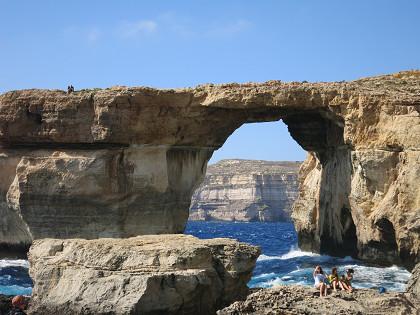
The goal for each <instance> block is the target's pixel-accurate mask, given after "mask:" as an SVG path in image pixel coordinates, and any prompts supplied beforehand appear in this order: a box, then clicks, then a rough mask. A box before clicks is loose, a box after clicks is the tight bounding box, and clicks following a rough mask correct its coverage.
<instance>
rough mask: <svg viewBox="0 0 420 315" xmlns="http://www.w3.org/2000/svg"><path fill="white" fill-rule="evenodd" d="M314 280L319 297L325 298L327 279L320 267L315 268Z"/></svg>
mask: <svg viewBox="0 0 420 315" xmlns="http://www.w3.org/2000/svg"><path fill="white" fill-rule="evenodd" d="M313 276H314V280H315V284H314V286H315V288H317V289H319V297H323V296H327V289H328V286H327V283H326V282H327V277H326V276H325V274H324V272H323V271H322V268H321V266H316V267H315V270H314V273H313Z"/></svg>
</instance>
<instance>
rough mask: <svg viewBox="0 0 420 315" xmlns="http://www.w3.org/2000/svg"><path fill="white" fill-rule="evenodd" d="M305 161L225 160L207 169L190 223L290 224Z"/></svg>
mask: <svg viewBox="0 0 420 315" xmlns="http://www.w3.org/2000/svg"><path fill="white" fill-rule="evenodd" d="M300 164H301V162H280V161H278V162H277V161H259V160H222V161H220V162H218V163H216V164H213V165H209V166H208V167H207V173H206V177H205V179H204V182H203V184H202V185H201V186H200V187H199V188H198V189H197V190H196V191H195V192H194V194H193V197H192V201H191V206H190V220H222V221H288V220H290V212H291V208H292V205H293V202H294V201H295V199H296V197H297V194H298V178H297V175H298V170H299V166H300Z"/></svg>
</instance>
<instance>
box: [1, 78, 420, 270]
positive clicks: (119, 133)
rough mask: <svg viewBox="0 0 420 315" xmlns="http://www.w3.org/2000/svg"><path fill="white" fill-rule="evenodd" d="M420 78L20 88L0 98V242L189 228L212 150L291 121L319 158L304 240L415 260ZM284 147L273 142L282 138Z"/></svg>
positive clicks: (306, 203) (392, 259) (304, 174)
mask: <svg viewBox="0 0 420 315" xmlns="http://www.w3.org/2000/svg"><path fill="white" fill-rule="evenodd" d="M419 107H420V73H419V72H415V71H411V72H402V73H397V74H394V75H388V76H379V77H373V78H367V79H361V80H357V81H352V82H336V83H298V82H292V83H283V82H280V81H270V82H266V83H261V84H254V83H247V84H225V85H203V86H198V87H196V88H191V89H177V90H155V89H150V88H127V87H114V88H110V89H105V90H83V91H79V92H75V93H72V94H69V95H67V94H65V93H64V92H63V91H46V90H23V91H13V92H8V93H5V94H3V95H0V142H1V145H2V149H1V154H0V168H1V173H0V174H1V177H2V180H1V184H0V212H1V214H2V221H1V227H0V233H1V235H0V239H1V240H2V242H3V246H8V247H13V246H19V245H23V246H24V245H26V246H27V245H28V244H29V243H30V242H31V241H32V239H34V238H42V237H60V238H61V237H76V236H77V237H85V238H96V237H101V236H113V237H127V236H133V235H137V234H148V233H153V234H154V233H177V232H182V230H183V227H184V225H185V222H186V220H187V217H188V208H189V200H190V198H191V195H192V193H193V191H194V190H195V189H196V188H197V187H198V185H199V184H200V183H201V181H202V180H203V178H204V174H205V171H206V165H207V161H208V159H209V158H210V157H211V154H212V152H213V151H214V150H215V149H217V148H219V147H220V146H222V145H223V143H224V141H225V140H226V139H227V137H228V136H229V135H230V134H231V133H232V132H233V131H234V130H235V129H237V128H238V127H240V126H241V125H242V124H244V123H248V122H259V121H275V120H279V119H283V121H284V122H285V123H286V124H287V125H288V128H289V131H290V134H291V136H292V137H293V138H294V139H295V140H296V141H297V142H298V143H299V144H300V145H301V146H302V147H303V148H304V149H305V150H307V151H308V152H309V154H308V159H307V160H306V161H305V162H304V164H303V166H302V167H301V169H300V180H299V181H300V189H299V190H300V192H299V196H298V199H297V201H296V203H295V205H294V210H293V220H294V223H295V226H296V229H297V231H298V235H299V244H300V246H301V247H302V248H304V249H311V250H315V251H321V252H326V253H332V254H342V255H348V254H350V255H354V256H357V257H360V258H363V259H367V260H373V261H375V262H379V263H403V264H405V265H406V266H408V267H412V266H414V264H415V262H417V261H419V257H420V255H419V248H420V241H419V231H420V217H419V216H420V210H419V209H420V191H419V190H420V188H419V186H420V185H418V180H419V175H420V163H419V162H420V154H419V147H420V144H419V142H420V141H419V139H420V114H419V112H420V108H419ZM273 145H275V135H273Z"/></svg>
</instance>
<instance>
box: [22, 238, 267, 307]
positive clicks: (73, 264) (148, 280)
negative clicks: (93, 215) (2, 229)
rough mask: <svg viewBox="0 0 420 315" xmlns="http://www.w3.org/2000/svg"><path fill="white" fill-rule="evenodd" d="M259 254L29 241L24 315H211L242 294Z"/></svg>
mask: <svg viewBox="0 0 420 315" xmlns="http://www.w3.org/2000/svg"><path fill="white" fill-rule="evenodd" d="M259 254H260V250H259V248H258V247H256V246H251V245H248V244H244V243H239V242H238V241H235V240H231V239H223V238H217V239H211V240H200V239H198V238H195V237H193V236H191V235H182V234H177V235H145V236H138V237H133V238H127V239H115V238H112V239H110V238H104V239H97V240H82V239H67V240H60V239H43V240H36V241H35V242H34V244H33V245H32V247H31V249H30V252H29V261H30V270H29V272H30V274H31V277H32V279H33V281H34V289H33V293H32V298H31V305H30V310H29V311H30V313H31V314H91V315H98V314H103V315H105V314H141V315H155V314H168V315H169V314H173V315H175V314H184V315H196V314H203V315H207V314H208V315H210V314H215V313H216V310H217V309H220V308H222V307H224V306H227V305H229V304H230V303H232V302H233V301H236V300H238V299H243V298H245V297H246V295H247V293H248V287H247V286H246V284H247V282H248V281H249V280H250V278H251V275H252V270H253V268H254V266H255V262H256V260H257V257H258V255H259Z"/></svg>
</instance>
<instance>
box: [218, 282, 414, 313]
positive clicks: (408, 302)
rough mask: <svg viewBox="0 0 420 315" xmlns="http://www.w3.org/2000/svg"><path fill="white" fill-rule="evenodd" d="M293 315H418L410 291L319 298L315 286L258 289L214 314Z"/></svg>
mask: <svg viewBox="0 0 420 315" xmlns="http://www.w3.org/2000/svg"><path fill="white" fill-rule="evenodd" d="M245 314H247V315H248V314H249V315H251V314H255V315H256V314H258V315H269V314H270V315H272V314H281V315H283V314H284V315H292V314H293V315H297V314H306V315H309V314H314V315H315V314H317V315H318V314H334V315H336V314H346V315H353V314H355V315H356V314H357V315H364V314H392V315H396V314H406V315H408V314H413V315H417V314H420V299H419V297H418V296H415V295H414V294H411V293H398V292H387V293H383V294H380V293H378V292H377V291H376V290H372V289H358V290H356V291H355V292H353V293H347V292H341V291H337V292H333V293H332V294H330V295H328V296H327V297H325V298H322V299H321V298H320V297H319V292H316V290H315V289H313V288H310V287H304V286H278V287H274V288H271V289H258V290H256V292H254V293H252V294H250V295H249V296H248V297H247V299H246V300H245V301H237V302H235V303H233V304H232V305H230V306H228V307H226V308H224V309H222V310H220V311H218V312H217V315H245Z"/></svg>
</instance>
